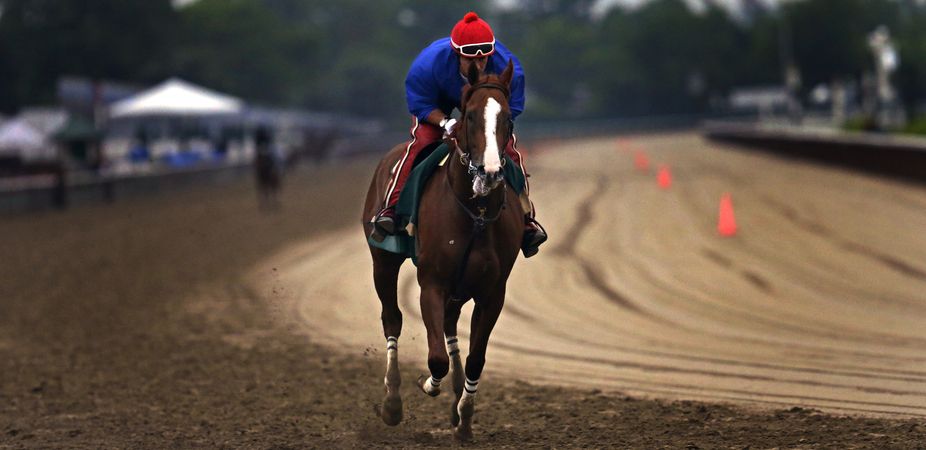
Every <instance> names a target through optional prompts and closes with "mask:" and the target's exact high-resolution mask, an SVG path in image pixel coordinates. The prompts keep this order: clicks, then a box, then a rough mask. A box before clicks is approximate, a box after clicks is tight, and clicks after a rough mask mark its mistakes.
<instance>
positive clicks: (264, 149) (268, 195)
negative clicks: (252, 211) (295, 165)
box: [254, 126, 282, 209]
mask: <svg viewBox="0 0 926 450" xmlns="http://www.w3.org/2000/svg"><path fill="white" fill-rule="evenodd" d="M254 144H255V147H256V148H257V152H256V153H257V154H256V155H255V156H254V175H255V176H256V178H257V202H258V206H259V207H260V208H261V209H276V208H279V206H280V199H279V192H280V179H281V178H282V173H281V167H280V164H279V161H277V156H276V154H275V153H274V151H273V136H272V134H271V132H270V130H269V129H267V128H266V127H263V126H262V127H259V128H258V129H257V132H256V133H255V136H254Z"/></svg>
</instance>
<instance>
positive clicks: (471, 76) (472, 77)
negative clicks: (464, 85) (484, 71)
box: [466, 64, 479, 86]
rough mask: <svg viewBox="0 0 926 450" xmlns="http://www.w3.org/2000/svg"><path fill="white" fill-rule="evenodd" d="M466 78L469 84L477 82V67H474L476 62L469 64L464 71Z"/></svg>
mask: <svg viewBox="0 0 926 450" xmlns="http://www.w3.org/2000/svg"><path fill="white" fill-rule="evenodd" d="M466 80H467V81H469V84H470V86H475V85H476V83H478V82H479V68H478V67H476V64H470V65H469V71H468V72H466Z"/></svg>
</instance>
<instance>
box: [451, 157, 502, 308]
mask: <svg viewBox="0 0 926 450" xmlns="http://www.w3.org/2000/svg"><path fill="white" fill-rule="evenodd" d="M448 170H449V169H448ZM444 179H445V180H446V181H447V187H449V188H450V192H453V199H454V200H456V202H457V205H460V208H462V209H463V211H464V212H465V213H466V215H468V216H469V218H470V219H472V220H473V231H472V233H470V235H469V239H467V241H466V247H465V248H464V249H463V256H462V257H461V258H460V263H459V264H458V265H457V270H456V276H455V279H456V282H455V283H454V286H453V295H451V297H450V301H451V302H465V301H467V300H469V297H467V296H466V294H465V293H464V292H463V277H465V276H466V264H467V263H468V262H469V255H470V253H471V252H472V250H473V243H474V242H475V241H476V237H478V236H479V235H480V234H482V232H483V231H485V229H486V226H488V225H489V224H490V223H492V222H495V221H496V220H498V218H499V217H501V215H502V211H503V210H504V209H505V208H507V207H508V183H505V182H502V183H503V184H502V188H503V189H504V194H503V195H504V197H503V200H502V206H500V207H499V208H498V211H497V212H496V213H495V216H493V217H486V216H485V212H486V204H485V203H486V198H485V197H477V198H476V208H477V209H478V210H479V214H478V215H477V214H475V213H473V212H472V211H470V209H469V207H467V206H466V204H465V203H463V201H461V200H460V198H459V197H458V196H457V194H456V192H454V191H453V186H452V185H451V184H450V176H449V175H447V171H444Z"/></svg>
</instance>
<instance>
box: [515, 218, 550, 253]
mask: <svg viewBox="0 0 926 450" xmlns="http://www.w3.org/2000/svg"><path fill="white" fill-rule="evenodd" d="M526 220H527V223H529V224H534V225H535V226H536V228H534V227H531V231H532V232H531V233H525V234H524V241H523V242H521V252H522V253H524V257H525V258H530V257H531V256H534V255H536V254H537V252H538V251H540V248H539V247H540V244H543V243H544V242H546V241H547V238H548V236H547V230H546V229H545V228H544V227H543V225H541V224H540V222H537V221H536V220H534V219H533V218H531V217H527V218H526Z"/></svg>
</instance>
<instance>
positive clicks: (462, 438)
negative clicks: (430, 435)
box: [453, 427, 473, 442]
mask: <svg viewBox="0 0 926 450" xmlns="http://www.w3.org/2000/svg"><path fill="white" fill-rule="evenodd" d="M453 438H454V439H456V440H457V441H459V442H470V441H472V440H473V430H472V429H471V428H466V429H463V428H462V427H457V428H456V429H454V430H453Z"/></svg>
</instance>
